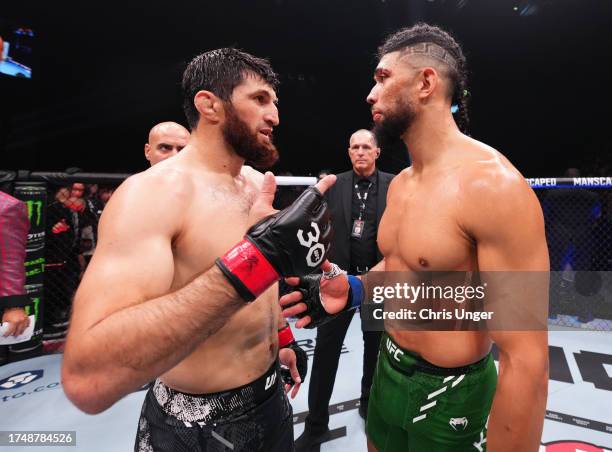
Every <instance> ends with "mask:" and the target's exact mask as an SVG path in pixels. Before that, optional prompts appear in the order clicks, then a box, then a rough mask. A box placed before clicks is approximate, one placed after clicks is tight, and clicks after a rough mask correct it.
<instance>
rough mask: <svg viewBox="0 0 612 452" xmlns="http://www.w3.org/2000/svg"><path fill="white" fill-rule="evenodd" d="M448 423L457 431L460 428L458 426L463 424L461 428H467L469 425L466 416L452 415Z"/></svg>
mask: <svg viewBox="0 0 612 452" xmlns="http://www.w3.org/2000/svg"><path fill="white" fill-rule="evenodd" d="M448 423H449V425H450V426H451V427H452V428H453V430H455V431H456V430H458V429H457V427H458V426H463V428H462V429H461V430H465V429H466V428H467V425H468V420H467V418H466V417H451V418H450V421H448Z"/></svg>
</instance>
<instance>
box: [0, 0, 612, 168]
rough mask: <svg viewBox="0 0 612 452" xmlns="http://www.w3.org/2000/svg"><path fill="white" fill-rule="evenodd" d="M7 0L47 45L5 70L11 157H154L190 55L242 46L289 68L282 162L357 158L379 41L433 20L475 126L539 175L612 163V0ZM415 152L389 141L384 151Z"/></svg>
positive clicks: (13, 15) (99, 160)
mask: <svg viewBox="0 0 612 452" xmlns="http://www.w3.org/2000/svg"><path fill="white" fill-rule="evenodd" d="M2 3H3V5H2V8H0V19H1V20H2V21H4V22H5V23H9V22H10V23H13V24H15V25H21V24H22V25H25V26H29V27H30V28H32V29H34V30H35V32H36V34H37V36H36V41H35V52H36V54H37V60H36V65H35V67H34V79H33V80H20V79H14V78H9V77H6V76H3V75H0V169H18V168H26V169H31V170H63V169H65V168H67V167H79V168H82V169H84V170H87V171H106V172H135V171H140V170H142V169H145V168H146V162H145V161H144V158H143V155H142V147H143V144H144V142H145V141H146V137H147V133H148V130H149V128H150V127H151V126H152V125H153V124H154V123H156V122H159V121H163V120H175V121H178V122H182V123H185V120H184V116H183V114H182V110H181V102H182V99H181V93H180V78H181V73H182V70H183V69H184V67H185V64H186V63H187V62H188V61H189V60H190V59H191V58H192V57H193V56H194V55H196V54H198V53H200V52H202V51H205V50H209V49H213V48H217V47H221V46H228V45H235V46H237V47H239V48H242V49H244V50H246V51H249V52H251V53H254V54H256V55H258V56H265V57H269V58H270V59H271V61H272V64H273V66H274V67H275V69H276V70H277V72H278V73H279V74H280V76H281V81H282V85H281V87H280V90H279V97H280V105H279V108H280V114H281V125H280V127H279V128H278V129H277V130H275V135H276V142H277V145H278V147H279V149H280V151H281V160H280V162H279V164H278V165H277V167H276V168H275V171H276V172H279V171H287V170H288V171H291V172H293V173H294V174H296V175H304V174H307V173H309V172H310V173H316V171H318V170H319V169H321V168H325V167H328V168H332V169H333V170H336V171H339V170H344V169H347V168H348V159H347V157H346V148H347V140H348V137H349V136H350V134H351V132H352V131H354V130H355V129H357V128H362V127H369V126H370V115H369V109H368V106H367V104H366V102H365V97H366V95H367V93H368V91H369V90H370V88H371V86H372V71H373V69H374V67H375V65H376V58H375V57H374V54H375V52H376V47H377V46H378V45H379V44H380V43H381V41H382V40H383V38H384V37H385V36H386V35H387V34H388V33H389V32H392V31H395V30H396V29H398V28H400V27H402V26H407V25H410V24H412V23H414V22H415V21H416V20H425V21H428V22H431V23H435V24H438V25H441V26H443V27H445V28H447V29H449V30H450V31H451V32H452V33H453V34H454V35H455V36H456V38H457V39H458V40H459V41H460V42H461V43H462V44H463V47H464V51H465V53H466V54H467V57H468V64H469V67H470V73H471V82H470V91H471V119H472V126H471V132H472V136H474V137H475V138H476V139H479V140H481V141H484V142H486V143H487V144H489V145H491V146H494V147H496V148H497V149H499V150H500V151H501V152H503V153H504V154H506V155H507V156H508V157H509V158H510V159H511V160H512V161H513V162H514V163H515V164H516V165H517V167H518V168H519V169H520V170H521V171H522V172H523V173H524V174H525V175H526V176H557V175H560V174H561V173H562V172H563V170H564V169H565V168H567V167H569V166H579V167H582V168H584V169H585V170H586V172H587V173H591V174H593V173H595V172H598V173H602V172H608V173H612V168H611V166H610V161H611V157H610V155H611V154H612V133H611V129H612V121H611V120H610V119H611V114H610V107H611V106H612V103H611V101H612V95H611V93H610V79H611V77H610V72H609V70H608V69H607V67H608V66H609V61H608V60H609V59H610V57H611V56H612V50H611V44H612V32H611V27H610V26H609V24H610V23H611V22H612V2H610V1H609V0H572V1H570V0H530V1H526V0H516V1H509V0H446V1H444V0H434V1H429V0H384V1H381V0H376V1H375V0H352V1H349V0H327V1H320V0H311V1H304V0H256V1H255V0H251V1H242V0H226V1H224V2H216V1H215V2H211V1H190V2H183V1H173V2H170V1H158V2H144V1H142V0H133V1H127V0H124V1H123V2H116V1H111V2H74V1H72V0H71V1H68V2H48V1H45V2H43V1H31V2H19V4H17V2H15V1H13V2H10V4H8V5H7V4H6V3H9V1H7V2H2ZM406 161H407V160H406V156H405V154H404V153H403V152H401V150H392V149H387V150H386V151H385V152H384V155H383V157H382V158H381V161H380V166H381V167H382V168H383V169H386V170H390V171H393V172H397V171H399V170H400V169H401V168H402V167H403V166H405V164H406Z"/></svg>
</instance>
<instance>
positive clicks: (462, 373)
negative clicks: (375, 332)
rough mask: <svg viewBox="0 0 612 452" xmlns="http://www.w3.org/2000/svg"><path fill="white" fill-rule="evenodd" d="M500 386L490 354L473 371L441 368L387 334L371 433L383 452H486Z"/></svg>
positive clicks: (382, 346) (373, 400)
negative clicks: (490, 414)
mask: <svg viewBox="0 0 612 452" xmlns="http://www.w3.org/2000/svg"><path fill="white" fill-rule="evenodd" d="M496 384H497V371H496V369H495V362H494V361H493V357H492V355H491V354H490V353H489V354H488V355H487V356H486V357H484V358H483V359H481V360H480V361H478V362H475V363H473V364H470V365H468V366H464V367H456V368H444V367H438V366H434V365H433V364H431V363H429V362H427V361H425V360H424V359H423V358H421V357H419V356H418V355H416V354H414V353H412V352H410V351H408V350H403V349H402V348H400V347H399V346H398V345H397V344H396V343H395V342H394V341H393V339H392V338H391V337H390V336H389V335H388V334H387V333H384V334H383V336H382V340H381V343H380V354H379V356H378V364H377V366H376V372H375V373H374V381H373V382H372V389H371V392H370V402H369V405H368V417H367V424H366V433H367V435H368V438H369V439H370V441H371V442H372V443H373V444H374V446H376V449H377V450H378V452H405V451H409V452H447V451H448V452H451V451H452V452H461V451H466V452H467V451H470V452H477V451H486V434H487V432H486V426H487V420H488V417H489V411H490V409H491V403H492V402H493V395H494V394H495V387H496Z"/></svg>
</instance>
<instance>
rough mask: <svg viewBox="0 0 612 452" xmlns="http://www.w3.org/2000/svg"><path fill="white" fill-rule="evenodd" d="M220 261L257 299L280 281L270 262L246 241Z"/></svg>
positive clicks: (236, 246) (238, 244)
mask: <svg viewBox="0 0 612 452" xmlns="http://www.w3.org/2000/svg"><path fill="white" fill-rule="evenodd" d="M220 260H221V262H223V264H224V265H225V266H226V267H227V269H228V270H229V271H230V272H231V273H233V274H234V275H235V276H237V277H238V279H239V280H240V281H241V282H242V283H243V284H244V285H245V286H246V288H247V289H248V290H249V291H250V292H251V293H252V294H253V296H254V297H255V298H257V297H258V296H259V295H261V294H262V293H263V292H264V291H265V290H266V289H267V288H268V287H270V286H271V285H272V284H274V283H275V282H276V281H278V280H279V279H280V276H279V274H278V273H277V272H276V270H274V267H272V265H271V264H270V262H268V260H267V259H266V258H265V257H264V255H263V254H261V252H260V251H259V250H258V249H257V247H256V246H255V245H253V244H252V243H251V242H249V241H248V240H246V239H244V240H242V241H240V242H238V243H237V244H236V245H235V246H234V247H232V248H231V249H230V250H229V251H228V252H227V253H225V255H224V256H223V257H222V258H221V259H220Z"/></svg>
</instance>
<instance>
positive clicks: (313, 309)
mask: <svg viewBox="0 0 612 452" xmlns="http://www.w3.org/2000/svg"><path fill="white" fill-rule="evenodd" d="M334 265H335V264H334ZM322 276H323V275H321V274H318V275H307V276H302V277H301V278H300V282H299V283H298V285H297V286H296V287H295V288H296V289H297V290H299V291H300V292H301V293H302V300H300V301H299V302H298V303H304V304H305V305H306V310H305V311H304V312H302V313H300V314H297V315H296V317H297V318H299V319H301V318H303V317H306V316H310V323H309V324H308V325H306V326H305V327H304V328H308V329H312V328H316V327H318V326H319V325H324V324H325V323H327V322H329V321H330V320H332V319H334V318H336V317H337V316H338V315H339V314H340V312H344V311H348V310H350V309H356V308H358V307H359V306H361V303H362V302H363V297H364V289H363V283H362V282H361V280H360V279H359V278H357V277H356V276H353V275H347V278H348V282H349V291H348V298H347V302H346V305H345V306H344V308H343V309H342V311H340V312H338V313H337V314H329V313H328V312H327V311H326V310H325V308H324V307H323V302H322V300H321V277H322Z"/></svg>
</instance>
